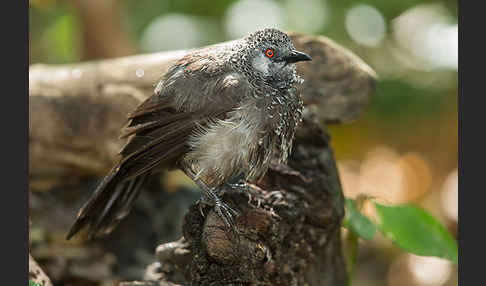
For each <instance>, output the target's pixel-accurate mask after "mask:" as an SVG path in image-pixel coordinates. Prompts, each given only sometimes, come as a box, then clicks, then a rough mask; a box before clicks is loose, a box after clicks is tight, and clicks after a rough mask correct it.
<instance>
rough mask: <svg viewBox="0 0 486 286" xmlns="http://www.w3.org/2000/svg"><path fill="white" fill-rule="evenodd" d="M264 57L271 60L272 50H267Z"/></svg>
mask: <svg viewBox="0 0 486 286" xmlns="http://www.w3.org/2000/svg"><path fill="white" fill-rule="evenodd" d="M265 56H267V57H268V58H272V57H273V49H267V50H266V51H265Z"/></svg>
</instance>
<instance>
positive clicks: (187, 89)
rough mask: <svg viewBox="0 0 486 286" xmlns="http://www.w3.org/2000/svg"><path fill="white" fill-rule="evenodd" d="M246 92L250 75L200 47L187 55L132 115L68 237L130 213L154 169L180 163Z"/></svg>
mask: <svg viewBox="0 0 486 286" xmlns="http://www.w3.org/2000/svg"><path fill="white" fill-rule="evenodd" d="M246 92H248V82H247V81H246V79H245V78H243V77H238V76H237V74H236V73H234V72H233V71H232V70H231V69H230V68H228V67H227V66H225V65H223V64H218V60H217V59H215V58H213V59H211V57H209V58H208V56H207V55H204V54H201V53H199V54H191V55H189V56H186V57H184V58H182V59H181V60H180V61H179V62H178V63H176V65H174V66H173V67H172V68H171V69H170V70H169V71H168V72H167V73H166V75H165V76H164V78H163V79H162V81H161V83H159V85H158V86H157V88H156V93H155V94H154V95H152V96H151V97H149V98H148V99H147V100H145V101H144V102H143V103H142V104H140V105H139V106H138V107H137V108H136V109H135V111H133V112H132V113H131V114H130V115H129V117H128V119H129V121H128V123H127V125H126V126H125V128H124V129H123V130H122V134H121V137H122V138H125V137H128V141H127V143H126V144H125V146H124V147H123V148H122V150H121V151H120V155H121V159H120V161H119V162H118V164H117V165H116V166H114V167H113V168H112V170H111V171H110V172H109V173H108V174H107V175H106V177H105V178H104V179H103V181H102V182H101V183H100V185H98V187H97V188H96V190H95V192H94V194H93V195H92V196H91V198H90V199H89V200H88V201H87V202H86V203H85V205H84V206H83V207H82V208H81V210H80V211H79V213H78V216H77V219H76V221H75V222H74V224H73V226H72V228H71V230H70V232H69V234H68V238H70V237H71V236H73V235H74V234H75V233H77V232H78V231H79V230H80V229H82V228H84V227H87V228H88V235H89V237H93V236H95V235H98V234H105V233H109V232H110V231H111V230H112V229H113V228H114V226H116V225H117V223H118V222H119V221H120V220H121V219H123V218H124V217H125V216H126V215H127V214H128V213H129V211H130V209H131V208H132V206H133V203H134V201H135V199H136V198H137V196H138V194H139V193H140V189H141V187H142V185H143V183H144V182H145V180H146V178H147V177H148V176H149V174H150V173H151V172H152V171H153V169H154V168H155V167H156V166H165V167H175V164H176V163H177V161H178V160H179V159H180V158H181V157H182V156H184V154H185V153H186V152H187V151H188V149H189V146H188V142H187V141H188V139H189V136H190V135H191V134H192V132H193V131H194V129H195V128H196V127H197V126H201V125H203V126H204V124H205V123H207V122H208V120H211V119H214V118H222V117H224V114H225V113H227V112H228V111H230V110H232V109H233V108H234V107H235V106H236V105H237V103H238V101H239V98H241V96H242V94H245V93H246Z"/></svg>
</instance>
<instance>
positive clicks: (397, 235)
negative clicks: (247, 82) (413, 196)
mask: <svg viewBox="0 0 486 286" xmlns="http://www.w3.org/2000/svg"><path fill="white" fill-rule="evenodd" d="M375 207H376V212H377V215H378V218H379V221H380V228H381V231H382V233H383V234H384V235H385V236H386V237H388V238H390V239H391V240H392V241H393V242H394V243H395V244H396V245H398V246H399V247H401V248H403V249H404V250H406V251H407V252H410V253H414V254H417V255H422V256H437V257H442V258H446V259H449V260H451V261H453V262H455V263H457V256H458V250H457V242H456V240H455V239H454V238H453V237H452V236H451V234H450V233H449V232H448V231H447V230H446V229H445V228H444V227H443V226H442V225H441V224H440V223H439V221H437V220H436V219H435V218H434V217H432V216H431V215H430V214H429V213H427V212H425V211H424V210H423V209H421V208H419V207H417V206H414V205H412V204H403V205H398V206H384V205H380V204H378V203H375Z"/></svg>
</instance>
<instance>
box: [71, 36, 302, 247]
mask: <svg viewBox="0 0 486 286" xmlns="http://www.w3.org/2000/svg"><path fill="white" fill-rule="evenodd" d="M310 60H311V57H310V56H309V55H308V54H306V53H303V52H301V51H297V50H296V49H295V47H294V45H293V43H292V41H291V39H290V37H289V36H288V35H287V34H286V33H284V32H282V31H280V30H278V29H275V28H265V29H261V30H258V31H255V32H253V33H251V34H248V35H247V36H246V37H244V38H241V39H238V40H234V41H233V42H231V43H230V44H226V45H214V46H209V47H205V48H200V49H195V50H192V51H190V52H188V53H187V54H186V55H185V56H183V57H182V58H180V59H179V60H178V61H176V62H175V63H174V64H173V65H172V66H171V67H170V68H169V69H168V71H167V72H166V73H165V74H164V75H163V76H162V77H161V80H160V81H159V82H158V84H157V85H156V86H155V89H154V92H153V94H152V95H151V96H150V97H148V98H147V99H146V100H145V101H143V102H142V103H141V104H140V105H139V106H138V107H137V108H136V109H135V110H134V111H133V112H131V113H130V114H129V115H128V118H127V122H126V125H125V126H124V127H123V128H122V131H121V135H120V138H128V139H127V142H126V144H125V145H124V146H123V147H122V149H121V151H120V152H119V156H120V158H119V160H118V162H117V163H116V164H115V165H114V167H113V168H112V169H111V170H110V171H109V172H108V174H107V175H106V176H105V177H104V178H103V180H102V181H101V182H100V183H99V184H98V186H97V187H96V189H95V191H94V193H93V194H92V195H91V197H90V198H89V199H88V200H87V201H86V202H85V204H84V205H83V206H82V207H81V209H80V210H79V211H78V213H77V216H76V219H75V221H74V223H73V225H72V227H71V229H70V231H69V233H68V234H67V237H66V238H67V239H70V238H71V237H73V236H74V235H75V234H76V233H78V232H80V230H81V229H84V228H86V230H87V235H88V237H89V238H90V239H91V238H93V237H98V236H103V235H105V234H108V233H110V232H111V231H112V230H113V229H114V228H115V226H116V225H117V224H118V223H119V222H120V221H121V220H122V219H123V218H125V217H126V216H127V215H128V214H129V212H130V210H131V208H132V206H133V204H134V202H135V200H136V199H137V197H138V195H139V193H140V191H141V189H142V186H143V185H144V183H145V182H146V181H147V179H148V178H149V177H150V176H153V175H154V174H156V173H158V172H160V171H161V170H172V169H180V170H182V171H183V172H184V173H185V174H186V175H187V176H188V177H189V178H191V179H192V180H193V181H194V182H195V183H196V184H197V185H198V186H199V187H200V188H201V189H202V191H203V196H202V199H201V200H200V203H201V204H209V205H211V206H213V207H214V209H215V210H216V212H217V213H218V215H219V216H220V217H221V218H222V219H223V220H224V222H225V223H226V224H227V225H231V224H232V223H233V221H232V219H233V216H235V215H238V212H236V211H235V210H233V209H232V208H231V207H229V206H228V205H227V204H226V203H224V202H223V201H222V199H221V198H220V196H219V195H218V192H217V190H218V189H219V188H221V187H222V186H224V185H225V184H227V183H230V182H232V180H234V179H235V178H243V181H244V182H258V181H259V180H260V179H261V178H262V177H263V176H264V175H265V173H266V172H267V170H268V168H269V166H270V164H271V162H277V163H285V162H286V160H287V157H288V156H289V153H290V152H291V148H292V141H293V138H294V134H295V130H296V128H297V126H298V125H299V123H300V122H301V121H302V114H303V100H302V97H301V95H300V94H299V92H298V91H297V90H298V89H297V88H296V87H297V85H299V84H302V83H303V79H302V77H300V76H299V75H298V74H297V72H296V66H295V63H297V62H300V61H310ZM201 204H200V205H201Z"/></svg>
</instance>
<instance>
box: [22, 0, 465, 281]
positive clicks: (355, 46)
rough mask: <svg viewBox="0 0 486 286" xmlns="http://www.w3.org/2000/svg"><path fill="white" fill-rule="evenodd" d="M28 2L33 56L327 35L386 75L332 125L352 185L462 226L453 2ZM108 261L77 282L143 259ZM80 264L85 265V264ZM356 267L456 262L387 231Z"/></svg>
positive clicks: (418, 268)
mask: <svg viewBox="0 0 486 286" xmlns="http://www.w3.org/2000/svg"><path fill="white" fill-rule="evenodd" d="M29 4H30V5H29V6H30V8H29V39H30V44H29V47H30V53H29V63H30V64H34V63H48V64H63V63H73V62H79V61H87V60H95V59H101V58H111V57H119V56H125V55H131V54H139V53H150V52H157V51H164V50H173V49H184V48H194V47H199V46H204V45H208V44H213V43H217V42H220V41H226V40H230V39H234V38H239V37H241V36H244V35H246V34H247V33H248V32H252V31H254V30H256V29H258V28H262V27H277V28H280V29H283V30H293V31H299V32H305V33H310V34H321V35H325V36H328V37H330V38H331V39H333V40H335V41H336V42H338V43H339V44H341V45H343V46H345V47H347V48H349V49H350V50H352V51H353V52H354V53H356V54H357V55H359V56H360V57H361V58H363V59H364V60H365V62H366V63H368V64H369V65H370V66H371V67H372V68H373V69H374V70H375V71H376V72H377V74H378V75H379V83H378V86H377V91H376V94H375V95H374V97H373V98H372V102H371V104H370V106H369V108H368V109H367V112H366V113H365V114H364V115H363V116H362V117H360V118H359V119H358V120H356V121H355V122H352V123H348V124H344V125H333V126H329V128H330V131H331V136H332V145H333V147H334V150H335V155H336V157H337V160H338V168H339V171H340V176H341V179H342V182H343V188H344V193H345V196H347V197H355V196H357V195H358V194H360V193H365V194H368V195H371V196H374V197H376V198H378V199H379V200H382V201H384V202H387V203H402V202H413V203H416V204H418V205H420V206H422V207H424V208H425V209H427V210H428V211H429V212H431V213H432V214H433V215H434V216H435V217H437V218H438V219H439V220H440V221H441V222H442V223H443V224H444V225H445V226H446V227H447V228H448V229H449V231H450V232H451V233H452V234H453V235H454V236H455V237H457V221H458V171H457V167H458V117H457V100H458V75H457V68H458V16H457V9H458V7H457V6H458V4H457V1H454V0H443V1H433V0H431V1H421V0H400V1H389V0H376V1H373V0H365V1H351V0H336V1H331V0H305V1H304V0H212V1H196V0H167V1H162V0H118V1H115V0H102V1H100V0H83V1H81V0H79V1H65V0H57V1H56V0H30V1H29ZM179 181H180V182H179ZM167 182H168V183H167V184H169V186H167V188H168V189H171V188H172V189H177V188H176V187H174V186H177V185H178V184H179V183H181V184H185V183H186V182H184V180H183V179H181V178H180V176H177V175H174V176H173V177H171V178H168V180H167ZM90 186H91V185H90ZM31 191H32V192H35V190H31ZM42 196H43V195H40V197H42ZM31 198H32V197H31ZM33 198H34V199H33V201H32V200H31V201H32V202H31V205H30V207H31V214H32V213H33V214H34V217H31V218H32V219H35V214H37V213H36V212H35V211H34V212H32V209H34V210H35V209H36V206H35V202H36V200H35V198H36V196H35V195H34V196H33ZM32 204H34V205H32ZM52 207H53V208H54V207H55V206H52ZM365 211H370V210H365ZM182 213H183V212H182ZM343 235H344V236H345V235H346V233H345V232H344V234H343ZM50 239H51V240H52V238H49V235H48V234H46V230H45V229H42V228H36V227H32V228H31V249H32V248H34V249H37V253H36V254H37V257H39V256H40V258H39V259H40V264H41V266H42V259H43V258H42V257H43V256H42V255H45V256H46V257H47V256H48V253H49V252H50V251H51V252H52V251H54V252H56V249H54V250H53V249H52V248H47V249H45V248H36V246H39V245H45V244H46V243H45V242H46V241H50ZM155 240H156V238H155ZM156 241H157V242H160V241H159V240H156ZM43 243H44V244H43ZM55 247H57V246H54V248H55ZM153 247H154V245H152V251H153ZM39 249H41V250H39ZM43 251H44V252H43ZM57 251H58V250H57ZM65 251H68V250H65ZM150 251H151V250H150V249H149V250H148V252H147V253H150ZM147 253H145V254H144V255H145V256H149V254H147ZM33 255H34V254H33ZM72 255H78V254H76V253H74V254H72ZM79 255H80V254H79ZM100 255H101V254H100ZM34 256H35V257H36V255H34ZM105 256H106V255H105ZM105 256H103V259H104V260H100V261H102V262H100V263H105V262H106V261H108V262H109V263H111V264H110V265H115V264H116V262H115V261H116V259H120V258H119V257H118V256H116V255H115V256H109V257H105ZM142 256H143V255H142ZM55 259H58V260H59V259H61V262H59V261H57V260H56V261H57V262H56V263H57V264H55V265H63V264H62V263H63V261H64V263H66V261H65V260H66V258H55ZM62 259H64V260H62ZM148 259H149V258H145V260H148ZM145 260H144V259H142V258H140V259H139V261H145ZM46 261H47V260H46ZM103 261H104V262H103ZM110 261H111V262H110ZM108 262H106V263H108ZM95 268H96V267H95V266H93V269H95ZM99 268H100V267H98V269H99ZM59 269H61V268H59V267H58V268H56V267H54V266H52V267H47V270H46V271H47V272H48V275H50V276H51V278H52V277H54V278H53V280H54V281H53V282H55V281H62V282H63V283H64V284H66V285H78V284H77V282H76V280H75V279H74V278H73V279H74V280H73V279H71V278H66V277H64V276H63V275H62V274H61V273H56V271H60V270H59ZM83 269H84V270H83ZM103 269H104V268H103ZM109 269H110V271H112V272H113V273H115V274H111V273H112V272H107V273H102V274H100V275H101V276H99V277H102V278H103V277H105V278H103V279H101V278H100V281H96V278H93V279H91V280H90V281H89V283H87V282H86V281H84V282H83V283H82V284H79V285H113V284H110V283H114V282H113V281H115V280H116V279H115V278H113V279H112V280H110V279H108V278H109V277H111V276H110V275H113V276H116V275H118V276H119V277H127V276H128V277H134V278H137V277H136V276H140V271H139V270H138V272H137V270H133V269H132V270H133V271H132V272H130V271H131V270H130V269H114V270H113V269H112V268H109ZM81 270H82V271H85V272H86V269H85V268H80V271H81ZM82 271H81V273H78V274H79V276H83V275H84V274H86V275H88V274H89V273H84V274H83V273H82ZM93 271H95V270H93ZM356 271H357V272H356V276H355V281H354V283H353V285H363V286H364V285H398V286H400V285H412V286H413V285H417V286H418V285H424V286H425V285H437V286H439V285H457V284H458V279H457V266H455V265H452V264H450V263H449V262H447V261H444V260H441V259H436V258H427V257H418V256H415V255H410V254H406V253H404V252H401V251H400V250H399V249H398V248H396V247H395V246H393V245H392V244H391V243H389V242H388V241H387V240H385V239H383V238H382V237H377V238H375V239H374V240H373V241H371V242H369V241H366V242H361V243H360V254H359V258H358V264H357V266H356ZM87 272H89V271H87ZM103 275H104V276H103ZM56 277H61V278H62V279H61V278H59V279H60V280H56ZM96 277H98V276H96ZM107 277H108V278H107ZM138 278H141V277H138ZM63 279H64V280H63ZM69 279H71V280H69ZM86 283H87V284H86Z"/></svg>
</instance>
